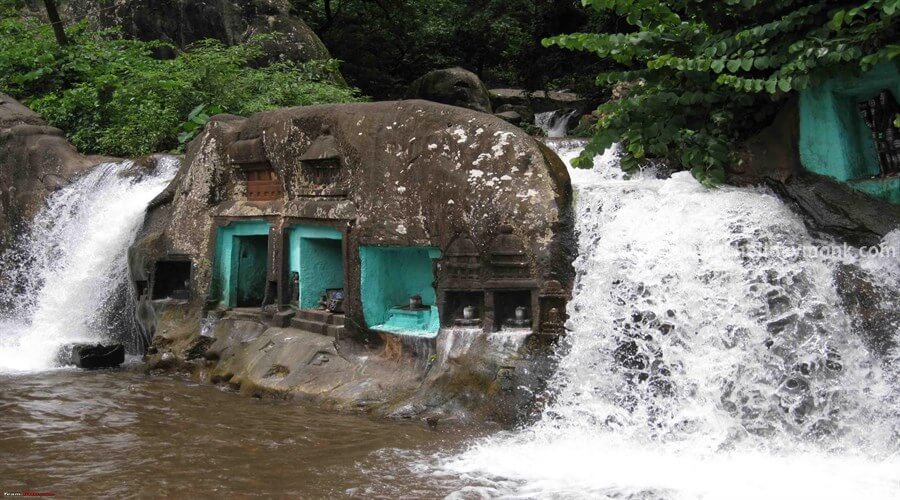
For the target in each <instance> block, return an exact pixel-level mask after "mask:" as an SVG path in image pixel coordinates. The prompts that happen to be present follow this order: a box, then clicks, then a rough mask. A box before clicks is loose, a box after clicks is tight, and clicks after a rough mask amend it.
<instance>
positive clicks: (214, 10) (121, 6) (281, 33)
mask: <svg viewBox="0 0 900 500" xmlns="http://www.w3.org/2000/svg"><path fill="white" fill-rule="evenodd" d="M62 14H63V16H64V17H67V18H69V19H87V20H88V21H89V22H90V23H91V25H92V26H94V27H96V28H119V29H121V30H122V32H123V33H124V35H125V36H127V37H130V38H137V39H140V40H163V41H167V42H169V43H171V44H173V45H175V46H176V47H182V48H183V47H186V46H188V45H190V44H191V43H193V42H196V41H199V40H204V39H208V38H211V39H215V40H219V41H221V42H223V43H225V44H227V45H234V44H237V43H240V42H242V41H245V40H247V39H248V38H250V37H251V36H253V35H256V34H276V33H277V35H276V37H275V39H273V40H272V41H269V42H266V43H265V44H264V45H263V48H264V51H265V53H266V58H267V59H268V60H289V61H296V62H305V61H310V60H317V59H329V58H330V57H331V56H330V54H329V53H328V49H326V48H325V45H324V44H323V43H322V41H321V40H320V39H319V37H318V36H317V35H316V34H315V33H314V32H313V31H312V29H310V28H309V26H307V25H306V23H304V22H303V20H302V19H300V18H297V17H296V16H293V15H291V13H290V2H288V1H286V0H117V1H116V2H111V3H109V4H108V3H106V2H96V1H90V0H70V1H68V2H66V3H65V4H64V5H63V12H62Z"/></svg>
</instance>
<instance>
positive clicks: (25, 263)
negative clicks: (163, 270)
mask: <svg viewBox="0 0 900 500" xmlns="http://www.w3.org/2000/svg"><path fill="white" fill-rule="evenodd" d="M177 166H178V160H177V159H175V158H164V159H162V160H161V161H160V165H159V166H157V168H156V171H155V172H154V173H152V174H146V173H144V174H141V173H137V172H135V170H134V165H133V164H132V163H131V162H123V163H107V164H102V165H98V166H97V167H95V168H94V169H92V170H91V171H90V172H89V173H87V174H85V175H83V176H82V177H80V178H78V179H77V180H76V181H75V182H73V183H72V184H70V185H68V186H66V187H64V188H63V189H61V190H59V191H57V192H56V193H54V194H53V195H51V196H50V198H49V199H48V201H47V205H46V206H45V207H44V208H43V209H42V210H41V212H40V213H39V214H38V215H37V217H36V218H35V220H34V221H33V222H32V224H31V226H30V231H29V233H28V234H27V235H25V236H24V237H23V239H22V240H21V241H20V242H19V244H18V245H17V246H16V247H15V248H14V249H13V250H12V251H9V252H7V253H6V254H5V255H4V256H3V257H2V259H0V267H2V273H3V276H4V280H6V283H8V284H10V285H12V286H6V287H5V288H4V289H3V290H0V303H2V304H5V309H4V311H2V312H0V372H2V371H31V370H45V369H48V368H52V367H53V366H54V362H55V356H56V352H57V350H58V348H59V346H61V345H63V344H67V343H71V342H98V341H102V340H105V339H108V338H109V337H111V336H112V335H113V334H114V333H115V332H110V331H108V329H107V326H106V324H105V321H104V320H105V318H106V317H108V315H109V313H110V312H111V311H110V310H109V309H110V308H112V307H115V306H114V305H113V303H114V299H115V296H116V292H117V290H121V288H120V286H121V284H122V283H123V281H124V280H125V279H126V276H125V275H126V272H127V271H126V270H127V262H126V260H127V259H126V250H127V248H128V246H129V245H130V244H131V243H132V241H133V240H134V237H135V234H136V233H137V230H138V229H139V227H140V224H141V222H142V221H143V218H144V213H145V210H146V207H147V204H148V203H149V202H150V201H151V200H152V199H153V198H154V197H155V196H156V195H157V194H159V193H160V192H161V191H162V189H163V188H164V187H165V186H166V185H167V184H168V182H169V181H170V180H171V179H172V177H173V176H174V174H175V171H176V170H177Z"/></svg>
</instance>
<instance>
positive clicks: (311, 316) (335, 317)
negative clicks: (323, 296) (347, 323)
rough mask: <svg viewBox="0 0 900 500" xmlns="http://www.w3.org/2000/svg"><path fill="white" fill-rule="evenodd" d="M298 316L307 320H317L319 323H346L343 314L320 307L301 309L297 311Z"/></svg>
mask: <svg viewBox="0 0 900 500" xmlns="http://www.w3.org/2000/svg"><path fill="white" fill-rule="evenodd" d="M297 317H298V318H300V319H304V320H306V321H317V322H319V323H327V324H330V325H343V324H344V315H343V314H334V313H332V312H328V311H322V310H319V309H301V310H299V311H297Z"/></svg>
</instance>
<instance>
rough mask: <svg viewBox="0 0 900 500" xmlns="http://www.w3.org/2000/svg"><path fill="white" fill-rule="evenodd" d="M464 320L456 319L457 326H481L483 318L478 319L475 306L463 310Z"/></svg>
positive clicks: (454, 321)
mask: <svg viewBox="0 0 900 500" xmlns="http://www.w3.org/2000/svg"><path fill="white" fill-rule="evenodd" d="M462 314H463V317H462V318H454V319H453V324H454V325H455V326H481V318H479V317H477V315H478V310H477V309H476V308H475V306H472V305H468V306H465V307H463V309H462Z"/></svg>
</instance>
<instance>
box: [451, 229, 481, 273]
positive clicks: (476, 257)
mask: <svg viewBox="0 0 900 500" xmlns="http://www.w3.org/2000/svg"><path fill="white" fill-rule="evenodd" d="M445 255H446V259H445V262H444V271H445V273H446V278H447V280H448V281H452V282H454V283H466V282H470V283H475V282H478V281H480V280H481V254H479V252H478V248H477V247H476V246H475V242H474V241H472V238H470V237H469V236H468V235H464V234H463V235H459V236H457V237H456V238H454V239H453V241H452V242H450V245H448V246H447V252H446V254H445Z"/></svg>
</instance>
